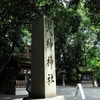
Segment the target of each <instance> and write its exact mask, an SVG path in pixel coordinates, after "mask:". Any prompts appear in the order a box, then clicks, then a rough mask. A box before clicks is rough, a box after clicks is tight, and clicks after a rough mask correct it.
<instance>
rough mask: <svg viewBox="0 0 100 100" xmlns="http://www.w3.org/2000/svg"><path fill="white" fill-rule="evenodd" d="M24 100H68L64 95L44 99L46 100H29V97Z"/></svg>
mask: <svg viewBox="0 0 100 100" xmlns="http://www.w3.org/2000/svg"><path fill="white" fill-rule="evenodd" d="M23 100H66V99H65V97H64V96H63V95H59V96H56V97H51V98H44V99H32V98H29V97H25V98H23Z"/></svg>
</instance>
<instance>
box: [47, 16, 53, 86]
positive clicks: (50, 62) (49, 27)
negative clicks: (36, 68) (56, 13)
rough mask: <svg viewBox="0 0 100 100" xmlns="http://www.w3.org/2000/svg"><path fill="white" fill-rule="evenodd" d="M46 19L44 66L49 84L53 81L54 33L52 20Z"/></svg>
mask: <svg viewBox="0 0 100 100" xmlns="http://www.w3.org/2000/svg"><path fill="white" fill-rule="evenodd" d="M45 21H46V32H45V33H46V41H45V42H46V50H47V60H46V66H47V70H49V71H48V72H47V83H48V85H50V84H51V83H52V82H54V75H53V73H52V72H53V68H52V67H53V63H54V57H53V56H54V55H53V53H52V52H54V51H53V45H54V40H53V38H54V35H53V29H52V21H50V20H49V19H47V18H45Z"/></svg>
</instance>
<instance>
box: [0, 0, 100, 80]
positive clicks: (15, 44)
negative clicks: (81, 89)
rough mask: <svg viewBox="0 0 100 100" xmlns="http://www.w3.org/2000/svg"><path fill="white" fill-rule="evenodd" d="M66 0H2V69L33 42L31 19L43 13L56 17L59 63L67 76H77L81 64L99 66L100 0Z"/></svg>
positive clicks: (0, 32)
mask: <svg viewBox="0 0 100 100" xmlns="http://www.w3.org/2000/svg"><path fill="white" fill-rule="evenodd" d="M85 1H86V0H85ZM67 3H68V5H66V6H64V5H63V3H62V2H60V0H16V1H15V0H1V3H0V37H1V39H0V72H2V71H3V70H5V69H6V70H7V66H8V64H9V61H10V59H11V57H12V55H16V54H17V52H18V51H24V46H25V45H26V44H27V43H30V41H31V39H30V38H31V32H32V27H31V24H32V23H31V22H32V20H33V19H36V18H37V17H39V16H40V15H43V14H45V15H46V16H48V17H50V18H51V19H52V20H53V21H54V28H55V29H54V30H55V47H56V48H55V50H56V67H57V68H60V69H66V72H67V75H66V76H67V79H75V78H76V76H77V68H78V67H80V66H100V63H99V62H100V56H99V55H100V29H99V28H100V10H99V8H100V0H97V1H95V0H92V2H91V0H87V1H86V2H83V0H70V1H69V2H67ZM61 55H63V57H61ZM95 68H96V67H95ZM8 69H9V68H8ZM74 75H75V77H73V76H74ZM95 75H96V74H95ZM96 76H97V77H99V74H98V75H96Z"/></svg>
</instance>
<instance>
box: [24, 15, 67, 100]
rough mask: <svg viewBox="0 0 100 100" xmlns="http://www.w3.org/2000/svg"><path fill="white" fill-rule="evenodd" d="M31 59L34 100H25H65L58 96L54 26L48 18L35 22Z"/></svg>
mask: <svg viewBox="0 0 100 100" xmlns="http://www.w3.org/2000/svg"><path fill="white" fill-rule="evenodd" d="M31 59H32V60H31V63H32V65H31V79H32V82H31V98H34V99H31V98H24V100H40V99H41V100H42V99H43V100H65V98H64V97H63V96H60V97H59V96H56V76H55V75H56V74H55V49H54V25H53V21H52V20H50V19H49V18H48V17H46V16H41V17H39V18H38V19H36V20H34V21H33V26H32V58H31ZM45 98H46V99H45Z"/></svg>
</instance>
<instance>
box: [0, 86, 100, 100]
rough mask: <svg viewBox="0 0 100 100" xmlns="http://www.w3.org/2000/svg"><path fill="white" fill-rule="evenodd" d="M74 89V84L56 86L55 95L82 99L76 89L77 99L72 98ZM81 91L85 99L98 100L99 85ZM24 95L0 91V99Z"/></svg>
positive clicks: (71, 99)
mask: <svg viewBox="0 0 100 100" xmlns="http://www.w3.org/2000/svg"><path fill="white" fill-rule="evenodd" d="M75 90H76V86H57V95H64V96H65V97H66V100H83V99H82V97H81V93H80V91H78V95H77V99H74V97H75ZM83 91H84V94H85V97H86V99H85V100H100V87H88V88H86V87H84V88H83ZM19 92H20V91H19ZM25 92H26V90H25ZM24 97H27V94H26V95H16V96H15V95H8V94H3V93H0V100H22V99H23V98H24Z"/></svg>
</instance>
